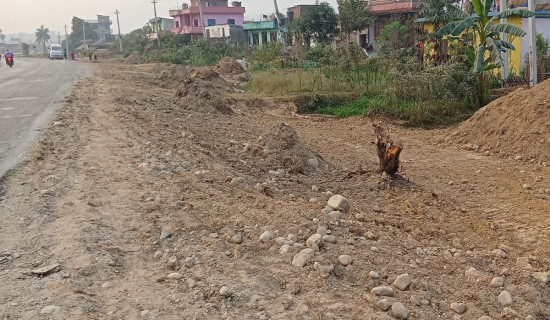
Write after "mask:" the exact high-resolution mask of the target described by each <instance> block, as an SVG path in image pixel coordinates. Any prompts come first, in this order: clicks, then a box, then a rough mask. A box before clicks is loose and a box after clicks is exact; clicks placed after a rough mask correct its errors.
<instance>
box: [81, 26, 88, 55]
mask: <svg viewBox="0 0 550 320" xmlns="http://www.w3.org/2000/svg"><path fill="white" fill-rule="evenodd" d="M82 34H83V35H84V48H86V49H88V45H87V44H86V21H84V20H82Z"/></svg>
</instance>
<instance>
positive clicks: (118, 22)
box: [115, 9, 122, 52]
mask: <svg viewBox="0 0 550 320" xmlns="http://www.w3.org/2000/svg"><path fill="white" fill-rule="evenodd" d="M119 13H120V12H119V11H118V9H117V10H116V11H115V14H116V24H117V25H118V41H119V42H120V52H122V36H121V35H120V21H119V20H118V14H119Z"/></svg>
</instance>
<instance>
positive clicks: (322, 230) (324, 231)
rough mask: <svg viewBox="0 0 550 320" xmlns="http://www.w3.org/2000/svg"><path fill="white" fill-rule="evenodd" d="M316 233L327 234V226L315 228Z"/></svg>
mask: <svg viewBox="0 0 550 320" xmlns="http://www.w3.org/2000/svg"><path fill="white" fill-rule="evenodd" d="M317 234H320V235H322V236H324V235H327V228H326V227H319V228H317Z"/></svg>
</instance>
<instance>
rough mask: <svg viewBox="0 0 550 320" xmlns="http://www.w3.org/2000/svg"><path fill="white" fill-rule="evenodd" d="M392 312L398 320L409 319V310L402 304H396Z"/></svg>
mask: <svg viewBox="0 0 550 320" xmlns="http://www.w3.org/2000/svg"><path fill="white" fill-rule="evenodd" d="M391 312H392V314H393V316H394V317H396V318H397V319H407V318H408V317H409V310H407V308H405V306H404V305H403V304H402V303H401V302H394V303H393V304H392V306H391Z"/></svg>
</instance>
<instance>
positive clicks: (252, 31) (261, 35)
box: [243, 21, 281, 47]
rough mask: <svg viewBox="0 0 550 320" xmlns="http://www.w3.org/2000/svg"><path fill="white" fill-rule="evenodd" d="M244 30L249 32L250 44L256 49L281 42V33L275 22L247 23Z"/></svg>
mask: <svg viewBox="0 0 550 320" xmlns="http://www.w3.org/2000/svg"><path fill="white" fill-rule="evenodd" d="M243 29H244V31H247V32H248V44H250V45H251V46H254V47H261V46H262V45H263V44H264V43H270V42H278V41H281V31H280V30H279V27H278V26H277V23H276V22H275V21H252V22H245V23H244V24H243Z"/></svg>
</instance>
